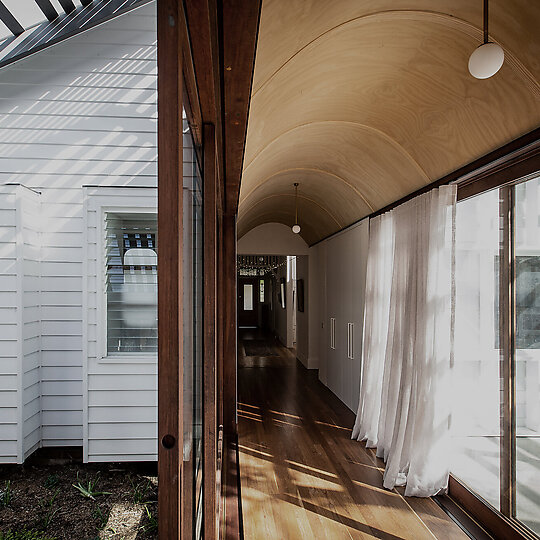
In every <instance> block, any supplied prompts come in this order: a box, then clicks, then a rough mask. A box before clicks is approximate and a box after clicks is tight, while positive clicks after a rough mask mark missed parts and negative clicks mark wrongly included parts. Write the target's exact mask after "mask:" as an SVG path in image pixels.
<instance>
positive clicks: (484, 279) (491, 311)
mask: <svg viewBox="0 0 540 540" xmlns="http://www.w3.org/2000/svg"><path fill="white" fill-rule="evenodd" d="M498 264H499V198H498V191H492V192H489V193H485V194H483V195H480V196H478V197H474V198H472V199H469V200H467V201H463V202H460V203H459V204H458V205H457V211H456V281H455V283H456V315H455V324H456V333H455V363H454V377H455V379H454V388H455V392H454V393H455V396H456V398H455V399H454V400H453V418H452V427H453V436H454V443H455V451H454V459H453V463H452V468H451V471H452V473H453V474H454V475H455V476H456V477H457V478H459V479H460V480H462V481H463V482H464V483H465V484H467V485H468V486H469V487H470V488H471V489H472V490H473V491H475V492H476V493H478V494H479V495H480V496H481V497H483V498H484V499H485V500H487V501H488V502H489V503H491V504H492V505H493V506H494V507H495V508H497V509H498V508H499V476H500V461H499V456H500V450H499V448H500V416H499V410H500V409H499V400H500V393H499V388H500V385H499V349H498V346H499V345H498V324H499V322H498V288H499V283H498V273H499V272H498Z"/></svg>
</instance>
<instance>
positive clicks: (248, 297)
mask: <svg viewBox="0 0 540 540" xmlns="http://www.w3.org/2000/svg"><path fill="white" fill-rule="evenodd" d="M251 310H253V285H248V284H244V311H251Z"/></svg>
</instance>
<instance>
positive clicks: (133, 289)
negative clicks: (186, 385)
mask: <svg viewBox="0 0 540 540" xmlns="http://www.w3.org/2000/svg"><path fill="white" fill-rule="evenodd" d="M156 233H157V216H156V214H120V213H107V215H106V242H105V261H106V262H105V293H106V297H107V354H108V355H117V354H129V355H132V354H140V355H150V356H151V355H155V354H157V245H156V236H157V234H156Z"/></svg>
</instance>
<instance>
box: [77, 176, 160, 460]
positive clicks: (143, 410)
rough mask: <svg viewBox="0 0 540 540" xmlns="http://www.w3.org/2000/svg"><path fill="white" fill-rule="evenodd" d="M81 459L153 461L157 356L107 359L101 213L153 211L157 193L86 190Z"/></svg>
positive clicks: (155, 430)
mask: <svg viewBox="0 0 540 540" xmlns="http://www.w3.org/2000/svg"><path fill="white" fill-rule="evenodd" d="M84 192H85V205H84V206H85V231H86V241H85V254H86V257H85V261H84V268H85V278H84V295H83V297H84V299H85V300H84V304H83V311H84V318H83V321H84V329H83V336H84V339H83V349H84V351H85V354H84V357H85V358H86V362H85V365H84V369H83V389H84V391H83V395H84V396H85V399H84V402H83V403H84V404H83V425H84V460H85V461H152V460H156V459H157V357H156V355H155V354H154V355H150V356H147V357H141V356H132V357H126V356H107V347H106V333H105V328H106V324H105V323H104V321H105V319H106V306H107V299H106V295H105V265H106V263H105V217H106V212H113V213H115V214H117V213H128V214H132V213H137V212H138V213H141V212H145V213H146V212H149V213H156V212H157V190H156V189H155V188H148V189H130V188H110V187H92V188H85V189H84Z"/></svg>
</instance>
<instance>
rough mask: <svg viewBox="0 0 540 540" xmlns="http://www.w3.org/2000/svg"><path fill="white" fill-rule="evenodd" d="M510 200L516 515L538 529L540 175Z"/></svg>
mask: <svg viewBox="0 0 540 540" xmlns="http://www.w3.org/2000/svg"><path fill="white" fill-rule="evenodd" d="M515 200H516V206H515V257H516V261H515V275H516V281H515V283H516V432H517V441H516V446H517V448H516V515H517V518H518V519H519V520H520V521H523V523H525V524H526V525H527V526H529V527H530V528H531V529H533V530H534V531H535V532H536V533H537V534H540V179H539V178H536V179H534V180H531V181H529V182H526V183H523V184H520V185H518V186H516V187H515Z"/></svg>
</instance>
